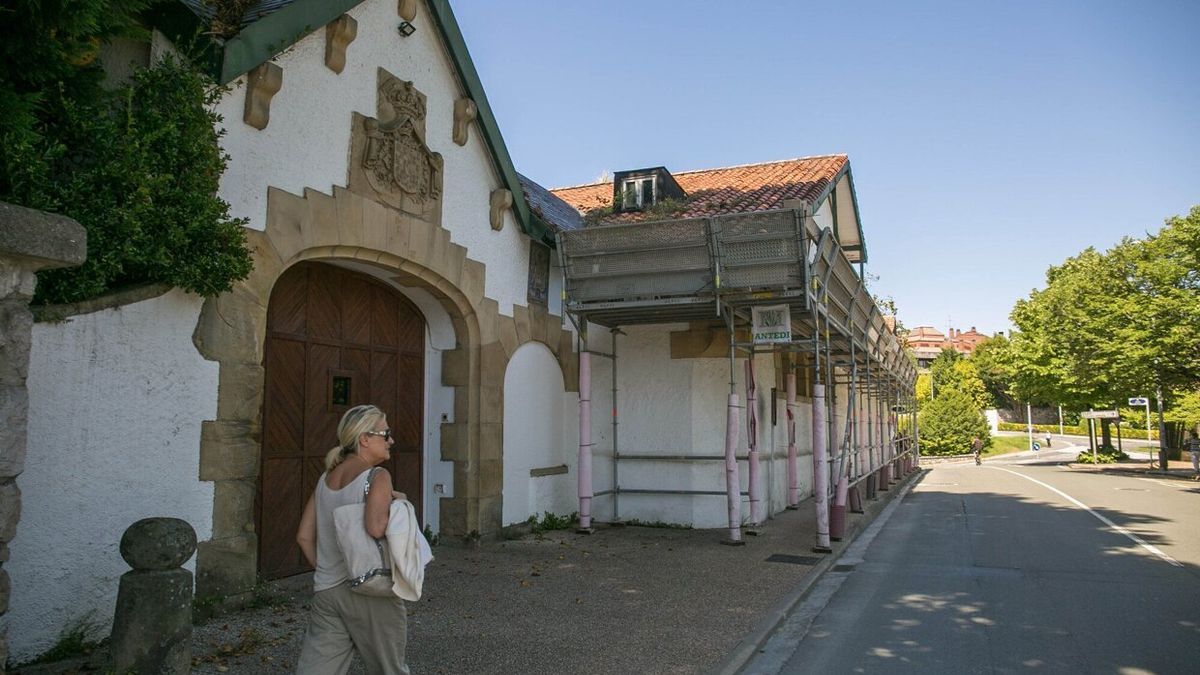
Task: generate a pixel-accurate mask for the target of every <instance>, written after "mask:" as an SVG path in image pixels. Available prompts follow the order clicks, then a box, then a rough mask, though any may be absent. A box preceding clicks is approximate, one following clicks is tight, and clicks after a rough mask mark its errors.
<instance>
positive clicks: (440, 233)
mask: <svg viewBox="0 0 1200 675" xmlns="http://www.w3.org/2000/svg"><path fill="white" fill-rule="evenodd" d="M448 248H450V231H449V230H446V229H443V228H441V227H434V228H433V229H432V230H431V231H430V236H429V250H428V251H427V252H426V253H425V266H426V267H428V268H429V269H431V270H433V271H434V272H436V273H437V275H438V276H439V277H443V281H444V280H445V279H444V276H443V275H442V264H443V263H444V262H445V258H446V249H448ZM447 287H452V284H449V283H447Z"/></svg>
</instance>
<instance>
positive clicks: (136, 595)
mask: <svg viewBox="0 0 1200 675" xmlns="http://www.w3.org/2000/svg"><path fill="white" fill-rule="evenodd" d="M195 552H196V531H195V530H193V529H192V526H191V525H189V524H187V522H186V521H183V520H180V519H178V518H143V519H142V520H139V521H137V522H136V523H134V524H133V525H130V526H129V529H127V530H125V534H124V535H123V536H122V537H121V557H122V558H125V562H127V563H129V566H130V567H132V568H133V571H131V572H126V573H125V574H124V575H122V576H121V586H120V589H119V590H118V591H117V611H116V614H115V616H114V617H113V628H112V641H111V650H112V660H113V666H114V668H115V669H116V670H117V671H118V672H126V671H132V672H136V673H186V672H189V671H190V670H191V668H192V573H191V572H189V571H187V570H185V569H181V568H180V567H179V566H180V565H182V564H183V563H185V562H187V560H188V558H191V557H192V554H193V553H195Z"/></svg>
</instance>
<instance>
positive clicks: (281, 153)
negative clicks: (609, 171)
mask: <svg viewBox="0 0 1200 675" xmlns="http://www.w3.org/2000/svg"><path fill="white" fill-rule="evenodd" d="M417 5H418V7H419V12H418V15H417V18H416V20H415V21H414V22H413V24H414V25H415V26H417V31H416V32H415V33H413V34H412V35H411V36H409V37H407V38H406V37H401V36H400V35H399V34H398V33H397V32H396V24H397V22H398V19H397V16H396V3H395V2H394V1H390V0H368V1H367V2H364V3H362V4H360V5H358V6H356V7H354V8H352V9H351V10H350V11H349V12H348V14H349V15H350V16H351V17H353V18H354V19H355V20H357V21H358V34H357V37H356V38H355V39H354V42H352V43H350V46H349V47H348V48H347V50H346V67H345V69H344V70H343V71H342V72H341V73H340V74H338V73H335V72H333V71H332V70H330V69H329V68H327V67H326V66H325V31H323V30H318V31H315V32H313V33H312V34H310V35H308V36H307V37H305V38H303V39H302V40H300V41H299V42H297V43H296V44H295V45H294V46H293V47H291V48H289V49H288V50H286V51H285V52H284V53H282V54H280V55H279V56H278V57H276V58H275V59H274V62H275V63H276V64H278V65H279V66H280V67H281V68H282V69H283V87H282V88H281V89H280V90H279V93H277V94H275V97H274V98H273V99H272V100H271V121H270V124H268V125H267V128H266V129H263V130H261V131H260V130H258V129H255V128H254V127H251V126H249V125H247V124H243V123H242V121H241V120H242V107H243V105H244V102H245V93H244V89H245V84H246V78H245V77H244V76H243V77H241V78H238V79H237V80H235V81H234V82H231V83H230V87H231V91H230V93H229V94H228V95H227V96H226V97H225V98H224V99H223V100H222V101H221V103H219V104H218V106H217V112H218V113H220V114H221V115H222V117H223V118H224V120H225V121H224V125H225V132H226V133H225V136H224V138H223V139H222V141H221V144H222V146H223V147H224V148H225V150H226V152H228V153H229V156H230V160H229V166H228V168H227V170H226V171H225V174H224V175H223V176H222V177H221V188H220V194H221V197H222V198H223V199H225V200H226V201H227V202H229V204H230V207H231V208H230V211H231V213H232V215H233V216H234V217H238V218H248V219H249V223H248V225H247V226H248V227H250V228H253V229H256V230H263V229H265V228H266V217H267V190H266V186H268V185H270V186H274V187H277V188H280V189H282V190H286V191H288V192H291V193H293V194H297V195H300V194H303V193H304V190H305V188H309V189H313V190H318V191H320V192H324V193H326V194H332V192H333V186H335V185H337V186H344V185H345V184H346V175H347V171H348V168H349V161H350V132H351V117H352V114H353V113H356V112H357V113H359V114H362V115H365V116H367V117H375V116H376V114H377V111H376V91H377V89H376V87H377V84H378V78H377V70H378V69H379V68H383V69H384V70H386V71H388V72H389V73H391V74H393V75H395V76H396V77H399V78H400V79H402V80H410V81H412V83H413V86H415V87H416V88H417V90H418V91H420V92H421V93H422V94H424V95H425V96H426V101H425V104H426V119H425V124H426V136H425V140H426V143H427V144H428V145H429V149H430V150H432V151H433V152H437V153H441V155H442V158H443V160H444V162H445V164H444V171H443V184H442V194H443V195H444V198H443V200H442V227H445V228H446V229H448V230H450V232H451V241H453V242H454V243H456V244H459V245H460V246H465V247H466V248H467V256H468V257H470V258H472V259H474V260H478V261H479V262H482V263H484V264H485V265H487V278H486V282H485V289H484V292H485V295H487V297H489V298H493V299H495V300H496V301H497V302H498V303H499V305H500V313H501V314H505V315H508V316H511V315H512V306H513V304H519V305H525V304H527V302H526V288H527V281H528V278H527V275H528V266H529V240H528V238H527V237H526V236H525V235H523V234H522V233H521V232H520V229H519V227H518V226H517V224H516V221H515V220H514V219H513V217H512V214H511V213H507V212H506V214H505V216H504V227H503V229H502V230H501V231H499V232H496V231H494V230H492V228H491V225H490V224H489V222H488V206H489V201H488V200H489V198H490V196H491V192H492V190H494V189H496V188H498V187H501V185H500V179H499V177H498V176H497V175H496V173H495V170H494V168H493V165H492V160H491V157H490V156H489V154H488V150H487V147H486V145H485V144H484V142H483V140H482V138H481V136H480V134H479V130H478V128H477V127H475V125H472V128H471V131H470V134H469V139H468V141H467V144H466V145H465V146H459V145H456V144H455V143H454V141H453V140H452V138H451V133H452V130H453V124H454V101H455V100H457V99H458V98H460V97H462V96H464V95H465V92H463V91H461V90H460V89H459V86H458V82H457V78H456V76H455V74H454V72H453V71H452V70H451V66H450V64H449V62H448V60H447V59H446V57H445V56H444V54H445V49H444V48H443V47H442V45H441V43H440V38H439V37H438V31H437V27H436V26H435V25H434V23H433V20H432V18H431V17H430V16H429V14H428V11H427V9H426V7H425V5H424V3H417ZM555 297H557V296H555ZM551 311H554V308H553V307H551Z"/></svg>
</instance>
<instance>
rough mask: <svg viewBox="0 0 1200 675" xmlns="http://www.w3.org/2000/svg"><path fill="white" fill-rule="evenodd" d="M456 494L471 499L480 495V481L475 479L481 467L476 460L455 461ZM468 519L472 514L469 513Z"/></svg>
mask: <svg viewBox="0 0 1200 675" xmlns="http://www.w3.org/2000/svg"><path fill="white" fill-rule="evenodd" d="M453 469H454V494H455V496H458V497H466V498H467V499H471V498H473V497H477V496H479V483H478V481H476V480H474V479H475V473H476V472H478V471H479V467H478V466H476V463H475V462H471V461H464V462H455V463H454V467H453ZM467 517H468V519H469V518H470V515H469V514H468V516H467Z"/></svg>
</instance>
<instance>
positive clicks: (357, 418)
mask: <svg viewBox="0 0 1200 675" xmlns="http://www.w3.org/2000/svg"><path fill="white" fill-rule="evenodd" d="M383 417H384V414H383V411H382V410H380V409H379V408H376V407H375V406H373V405H356V406H354V407H353V408H351V409H349V410H347V411H346V414H345V415H342V421H341V422H338V428H337V436H338V443H340V444H341V445H339V446H337V447H336V448H333V449H332V450H330V451H329V452H328V453H326V455H325V470H326V471H332V470H333V467H335V466H337V465H338V464H341V463H342V460H344V459H346V457H347V455H350V454H351V453H353V452H354V450H355V449H356V448H357V447H358V437H359V436H362V435H363V434H365V433H367V432H368V431H374V430H375V424H376V423H378V422H379V420H380V419H382V418H383Z"/></svg>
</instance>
